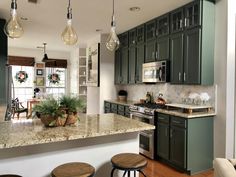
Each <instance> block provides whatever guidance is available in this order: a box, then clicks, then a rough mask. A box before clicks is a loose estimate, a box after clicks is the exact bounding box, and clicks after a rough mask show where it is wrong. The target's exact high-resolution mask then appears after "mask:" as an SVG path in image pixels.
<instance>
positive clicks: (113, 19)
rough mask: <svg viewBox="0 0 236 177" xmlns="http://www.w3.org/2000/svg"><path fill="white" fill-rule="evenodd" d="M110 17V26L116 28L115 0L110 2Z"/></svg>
mask: <svg viewBox="0 0 236 177" xmlns="http://www.w3.org/2000/svg"><path fill="white" fill-rule="evenodd" d="M112 2H113V3H112V17H111V26H113V27H114V26H116V23H115V0H113V1H112Z"/></svg>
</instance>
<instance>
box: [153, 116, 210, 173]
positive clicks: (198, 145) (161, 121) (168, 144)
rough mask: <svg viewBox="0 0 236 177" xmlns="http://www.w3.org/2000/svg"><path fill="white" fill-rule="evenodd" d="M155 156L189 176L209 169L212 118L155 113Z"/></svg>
mask: <svg viewBox="0 0 236 177" xmlns="http://www.w3.org/2000/svg"><path fill="white" fill-rule="evenodd" d="M156 127H157V136H156V139H157V140H156V143H157V145H156V151H155V152H156V155H157V158H158V160H160V161H163V162H165V163H167V164H169V165H171V166H173V167H175V168H176V169H178V170H181V171H185V172H187V173H188V174H190V175H192V174H195V173H198V172H201V171H205V170H208V169H211V168H212V160H213V117H211V116H209V117H198V118H182V117H177V116H172V115H168V114H163V113H159V112H157V118H156Z"/></svg>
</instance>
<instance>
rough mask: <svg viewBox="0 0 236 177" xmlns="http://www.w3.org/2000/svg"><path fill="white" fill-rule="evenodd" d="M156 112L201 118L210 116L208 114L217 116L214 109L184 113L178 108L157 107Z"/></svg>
mask: <svg viewBox="0 0 236 177" xmlns="http://www.w3.org/2000/svg"><path fill="white" fill-rule="evenodd" d="M156 112H159V113H163V114H168V115H173V116H177V117H182V118H201V117H208V116H215V115H216V113H215V112H214V111H209V112H193V113H191V114H190V113H183V112H182V111H177V110H167V109H156Z"/></svg>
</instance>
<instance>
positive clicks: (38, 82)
mask: <svg viewBox="0 0 236 177" xmlns="http://www.w3.org/2000/svg"><path fill="white" fill-rule="evenodd" d="M44 84H45V82H44V77H36V81H35V85H36V86H38V87H43V86H44Z"/></svg>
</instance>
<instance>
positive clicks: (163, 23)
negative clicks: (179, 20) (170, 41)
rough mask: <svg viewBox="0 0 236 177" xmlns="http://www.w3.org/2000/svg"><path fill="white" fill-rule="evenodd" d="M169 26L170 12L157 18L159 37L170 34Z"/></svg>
mask: <svg viewBox="0 0 236 177" xmlns="http://www.w3.org/2000/svg"><path fill="white" fill-rule="evenodd" d="M169 26H170V25H169V13H168V14H165V15H162V16H160V17H158V18H157V20H156V36H157V37H158V38H159V37H163V36H166V35H169V32H170V29H169Z"/></svg>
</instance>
